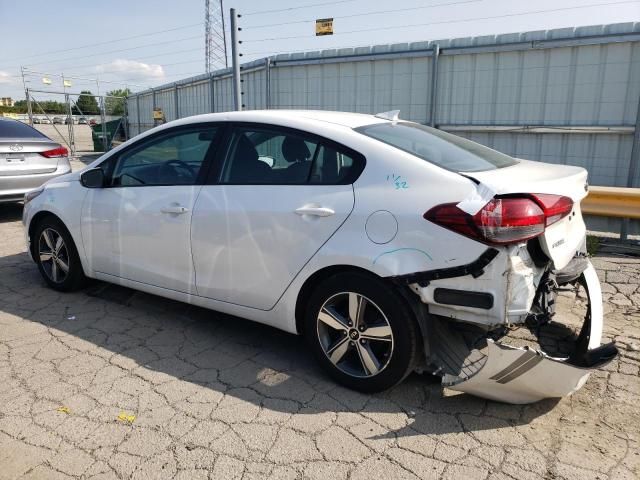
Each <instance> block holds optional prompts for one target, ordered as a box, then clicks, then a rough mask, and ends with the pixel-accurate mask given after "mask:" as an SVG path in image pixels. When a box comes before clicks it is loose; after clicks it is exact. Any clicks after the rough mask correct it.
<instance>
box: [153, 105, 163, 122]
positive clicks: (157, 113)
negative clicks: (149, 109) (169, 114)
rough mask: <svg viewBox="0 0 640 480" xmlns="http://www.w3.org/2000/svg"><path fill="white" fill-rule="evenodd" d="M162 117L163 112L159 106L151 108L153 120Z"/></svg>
mask: <svg viewBox="0 0 640 480" xmlns="http://www.w3.org/2000/svg"><path fill="white" fill-rule="evenodd" d="M163 118H164V113H162V109H161V108H155V109H154V110H153V119H154V120H162V119H163Z"/></svg>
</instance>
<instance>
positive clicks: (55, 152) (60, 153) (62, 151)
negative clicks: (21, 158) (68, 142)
mask: <svg viewBox="0 0 640 480" xmlns="http://www.w3.org/2000/svg"><path fill="white" fill-rule="evenodd" d="M40 155H42V156H43V157H47V158H55V157H66V156H67V155H69V151H68V150H67V149H66V148H64V147H63V146H59V147H56V148H53V149H51V150H46V151H44V152H40Z"/></svg>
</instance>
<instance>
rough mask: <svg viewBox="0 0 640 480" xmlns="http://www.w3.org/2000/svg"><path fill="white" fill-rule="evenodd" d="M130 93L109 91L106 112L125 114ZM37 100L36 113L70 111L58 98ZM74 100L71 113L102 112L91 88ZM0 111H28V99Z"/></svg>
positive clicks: (33, 103)
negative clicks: (126, 101)
mask: <svg viewBox="0 0 640 480" xmlns="http://www.w3.org/2000/svg"><path fill="white" fill-rule="evenodd" d="M129 95H131V90H129V89H128V88H119V89H116V90H111V91H110V92H107V96H106V97H105V101H104V103H105V114H106V115H124V109H125V106H124V102H125V99H126V97H128V96H129ZM113 97H121V98H113ZM35 100H36V101H37V103H36V101H34V99H32V100H31V111H32V112H33V114H34V115H39V114H42V113H47V114H61V115H66V114H67V113H68V110H67V105H66V103H64V102H58V101H56V100H37V99H35ZM74 101H75V103H72V104H71V113H72V114H73V115H98V114H99V113H100V106H99V105H98V99H97V98H96V97H95V96H94V95H93V93H91V91H90V90H83V91H81V92H80V95H78V98H76V99H74ZM0 113H28V106H27V101H26V100H17V101H16V103H15V105H14V106H13V107H0Z"/></svg>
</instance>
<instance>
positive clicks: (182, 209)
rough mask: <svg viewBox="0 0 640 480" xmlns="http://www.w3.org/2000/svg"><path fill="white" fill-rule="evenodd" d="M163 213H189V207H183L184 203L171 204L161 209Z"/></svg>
mask: <svg viewBox="0 0 640 480" xmlns="http://www.w3.org/2000/svg"><path fill="white" fill-rule="evenodd" d="M160 211H161V212H162V213H170V214H174V215H180V214H182V213H187V212H188V211H189V209H188V208H187V207H183V206H182V205H170V206H168V207H164V208H163V209H162V210H160Z"/></svg>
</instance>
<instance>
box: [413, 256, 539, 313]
mask: <svg viewBox="0 0 640 480" xmlns="http://www.w3.org/2000/svg"><path fill="white" fill-rule="evenodd" d="M543 273H544V269H542V268H538V267H536V266H535V264H534V263H533V260H532V259H531V256H530V255H529V252H528V251H527V248H526V245H525V244H520V245H513V246H509V247H501V248H499V253H498V255H497V256H496V258H494V259H493V260H492V261H491V263H489V265H487V266H486V267H485V268H484V273H483V274H482V275H480V276H479V277H477V278H474V277H473V276H471V275H465V276H462V277H456V278H449V279H443V280H433V281H431V282H430V283H429V285H427V286H426V287H420V286H419V285H417V284H413V285H412V286H411V288H412V289H413V290H414V291H415V292H416V293H417V294H418V295H420V298H421V300H422V301H423V302H424V303H426V304H428V305H429V312H430V313H432V314H435V315H441V316H443V317H447V318H452V319H456V320H462V321H467V322H471V323H477V324H484V325H487V326H497V325H502V324H504V323H507V322H508V323H522V322H524V320H525V319H526V317H527V315H528V313H529V310H530V309H531V304H532V302H533V298H534V296H535V293H536V290H537V287H538V284H539V282H540V278H541V277H542V274H543ZM437 288H449V289H456V290H466V291H470V292H481V293H489V294H491V295H492V296H493V306H492V307H491V308H490V309H481V308H475V307H467V306H461V305H443V304H439V303H438V302H436V301H435V299H434V293H435V290H436V289H437Z"/></svg>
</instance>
